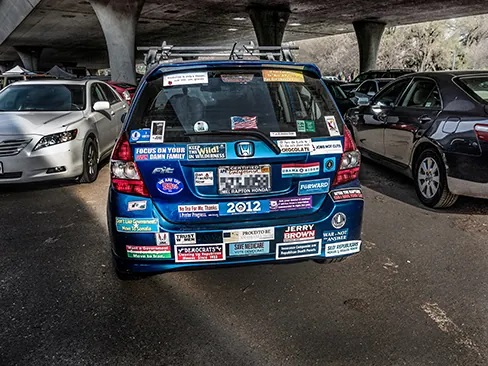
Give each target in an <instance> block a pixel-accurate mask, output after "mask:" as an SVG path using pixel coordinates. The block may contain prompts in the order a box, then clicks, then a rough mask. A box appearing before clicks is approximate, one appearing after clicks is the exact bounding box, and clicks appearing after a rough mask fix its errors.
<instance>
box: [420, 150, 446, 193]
mask: <svg viewBox="0 0 488 366" xmlns="http://www.w3.org/2000/svg"><path fill="white" fill-rule="evenodd" d="M418 169H419V170H418V175H417V183H418V187H419V189H420V193H421V194H422V195H423V196H424V197H425V198H427V199H431V198H432V197H434V196H435V195H436V193H437V191H438V190H439V187H440V180H441V179H440V170H439V166H438V165H437V162H436V161H435V160H434V159H433V158H432V157H430V156H429V157H426V158H425V159H424V160H422V162H421V163H420V165H419V168H418Z"/></svg>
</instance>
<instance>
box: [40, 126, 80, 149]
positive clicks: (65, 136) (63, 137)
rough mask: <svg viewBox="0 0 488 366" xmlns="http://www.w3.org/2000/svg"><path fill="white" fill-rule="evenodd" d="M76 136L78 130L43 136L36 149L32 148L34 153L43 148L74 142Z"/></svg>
mask: <svg viewBox="0 0 488 366" xmlns="http://www.w3.org/2000/svg"><path fill="white" fill-rule="evenodd" d="M77 134H78V130H71V131H66V132H60V133H53V134H52V135H47V136H44V137H43V138H42V139H40V140H39V142H38V143H37V145H36V147H35V148H34V151H36V150H39V149H42V148H44V147H48V146H53V145H58V144H62V143H63V142H68V141H71V140H74V139H75V138H76V135H77Z"/></svg>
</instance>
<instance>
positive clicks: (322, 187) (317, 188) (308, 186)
mask: <svg viewBox="0 0 488 366" xmlns="http://www.w3.org/2000/svg"><path fill="white" fill-rule="evenodd" d="M329 189H330V178H325V179H315V180H306V181H302V182H299V183H298V195H299V196H304V195H308V194H320V193H327V192H329Z"/></svg>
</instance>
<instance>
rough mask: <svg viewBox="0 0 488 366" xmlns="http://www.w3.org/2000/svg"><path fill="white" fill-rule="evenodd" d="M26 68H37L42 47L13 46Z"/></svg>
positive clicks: (34, 69) (33, 69)
mask: <svg viewBox="0 0 488 366" xmlns="http://www.w3.org/2000/svg"><path fill="white" fill-rule="evenodd" d="M14 48H15V50H16V51H17V54H18V55H19V57H20V60H21V61H22V64H23V65H24V67H25V68H26V69H27V70H30V71H38V70H39V58H40V57H41V52H42V47H28V46H25V47H21V46H18V47H14Z"/></svg>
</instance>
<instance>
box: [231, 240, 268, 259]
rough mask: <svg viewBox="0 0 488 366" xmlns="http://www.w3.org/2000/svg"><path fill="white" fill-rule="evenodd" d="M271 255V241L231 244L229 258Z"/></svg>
mask: <svg viewBox="0 0 488 366" xmlns="http://www.w3.org/2000/svg"><path fill="white" fill-rule="evenodd" d="M268 253H269V241H256V242H253V243H234V244H229V256H234V257H237V256H251V255H260V254H268Z"/></svg>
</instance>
